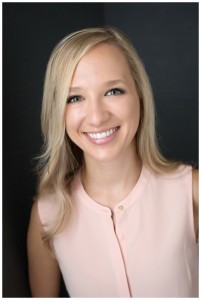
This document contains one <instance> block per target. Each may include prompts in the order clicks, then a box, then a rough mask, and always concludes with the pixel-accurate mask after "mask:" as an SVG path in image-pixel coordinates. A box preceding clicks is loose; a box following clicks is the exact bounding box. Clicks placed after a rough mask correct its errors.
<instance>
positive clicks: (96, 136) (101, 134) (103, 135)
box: [87, 127, 117, 139]
mask: <svg viewBox="0 0 201 300" xmlns="http://www.w3.org/2000/svg"><path fill="white" fill-rule="evenodd" d="M116 130H117V127H115V128H112V129H109V130H107V131H103V132H98V133H87V134H88V135H89V136H90V137H91V138H92V139H104V138H106V137H107V136H109V135H111V134H113V133H114V132H115V131H116Z"/></svg>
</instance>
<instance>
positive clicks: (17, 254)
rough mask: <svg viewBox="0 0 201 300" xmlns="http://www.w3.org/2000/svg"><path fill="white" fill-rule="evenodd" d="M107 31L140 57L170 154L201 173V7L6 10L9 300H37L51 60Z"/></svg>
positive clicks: (17, 6)
mask: <svg viewBox="0 0 201 300" xmlns="http://www.w3.org/2000/svg"><path fill="white" fill-rule="evenodd" d="M99 25H113V26H116V27H118V28H119V29H121V30H122V31H124V32H125V33H126V34H127V35H128V36H129V37H130V39H131V40H132V42H133V44H134V46H135V47H136V49H137V50H138V53H139V55H140V57H141V59H142V61H143V62H144V64H145V67H146V70H147V72H148V74H149V77H150V80H151V83H152V86H153V91H154V96H155V102H156V110H157V132H158V137H159V144H160V147H161V149H162V151H163V153H164V154H165V155H166V156H167V157H169V158H172V159H178V160H182V161H184V162H187V163H192V164H195V165H198V3H3V297H30V292H29V286H28V276H27V258H26V233H27V226H28V221H29V214H30V208H31V203H32V198H33V196H34V193H35V187H36V177H35V174H34V171H33V169H34V166H35V161H34V160H33V158H34V157H35V156H36V155H37V154H38V153H39V152H40V147H41V145H42V140H41V132H40V109H41V99H42V90H43V79H44V73H45V69H46V65H47V61H48V58H49V55H50V52H51V51H52V49H53V47H54V46H55V44H57V43H58V42H59V40H60V39H62V38H63V37H64V36H65V35H67V34H68V33H70V32H72V31H75V30H79V29H82V28H84V27H91V26H99ZM62 295H65V293H64V292H63V293H62Z"/></svg>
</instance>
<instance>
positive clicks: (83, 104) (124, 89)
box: [66, 44, 141, 209]
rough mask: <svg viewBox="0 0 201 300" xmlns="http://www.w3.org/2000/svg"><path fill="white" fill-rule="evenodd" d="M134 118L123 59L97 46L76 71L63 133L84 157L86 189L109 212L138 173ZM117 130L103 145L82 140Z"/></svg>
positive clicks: (136, 108) (133, 95) (135, 101)
mask: <svg viewBox="0 0 201 300" xmlns="http://www.w3.org/2000/svg"><path fill="white" fill-rule="evenodd" d="M117 62H118V63H117ZM139 119H140V102H139V97H138V94H137V90H136V87H135V83H134V80H133V78H132V76H131V73H130V69H129V66H128V64H127V61H126V59H125V57H124V56H123V55H122V53H121V51H120V50H119V49H117V48H116V47H115V46H113V45H107V44H101V45H98V46H96V47H95V48H94V49H92V50H91V51H89V53H88V54H86V55H85V56H84V57H83V58H82V59H81V61H80V62H79V64H78V66H77V68H76V70H75V73H74V76H73V79H72V83H71V90H70V94H69V96H68V103H67V106H66V131H67V133H68V135H69V137H70V138H71V139H72V140H73V142H74V143H75V144H76V145H78V146H79V147H80V148H81V149H82V150H83V152H84V158H85V168H84V169H83V172H82V181H83V184H84V187H85V190H86V191H87V193H88V194H89V195H90V196H91V197H93V199H94V200H95V201H97V202H98V203H100V204H102V205H107V206H108V207H110V208H111V209H113V207H114V205H115V204H116V203H118V202H119V201H120V200H121V199H122V198H124V197H125V196H126V195H127V194H128V193H129V191H130V190H131V189H132V187H133V186H134V185H135V183H136V182H137V180H138V177H139V174H140V170H141V163H140V161H139V158H138V156H137V153H136V142H135V135H136V132H137V129H138V126H139ZM116 127H118V130H117V131H116V133H115V135H114V136H113V137H112V139H111V140H109V141H106V142H104V140H103V143H102V142H101V143H100V140H95V142H94V140H91V139H90V138H89V136H88V135H87V133H97V132H99V133H100V132H103V131H107V130H110V129H112V128H116ZM108 199H112V200H110V202H108Z"/></svg>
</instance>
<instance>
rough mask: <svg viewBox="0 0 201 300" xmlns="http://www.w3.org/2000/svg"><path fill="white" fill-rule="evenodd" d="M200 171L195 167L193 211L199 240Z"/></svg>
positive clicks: (193, 174)
mask: <svg viewBox="0 0 201 300" xmlns="http://www.w3.org/2000/svg"><path fill="white" fill-rule="evenodd" d="M198 175H199V172H198V170H196V169H193V173H192V176H193V213H194V227H195V235H196V240H198V229H199V228H198V227H199V215H198V213H199V195H198V185H199V184H198V182H199V178H198Z"/></svg>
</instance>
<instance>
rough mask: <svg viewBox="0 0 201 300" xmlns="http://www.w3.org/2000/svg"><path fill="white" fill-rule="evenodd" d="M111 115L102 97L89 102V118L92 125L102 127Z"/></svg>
mask: <svg viewBox="0 0 201 300" xmlns="http://www.w3.org/2000/svg"><path fill="white" fill-rule="evenodd" d="M109 117H110V112H109V110H108V108H107V105H106V104H105V103H104V101H103V100H102V99H100V98H97V99H94V98H93V99H92V100H91V101H89V102H88V107H87V119H88V123H89V125H90V126H93V127H100V126H101V125H102V124H104V123H105V122H107V120H108V119H109Z"/></svg>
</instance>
